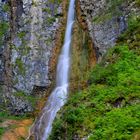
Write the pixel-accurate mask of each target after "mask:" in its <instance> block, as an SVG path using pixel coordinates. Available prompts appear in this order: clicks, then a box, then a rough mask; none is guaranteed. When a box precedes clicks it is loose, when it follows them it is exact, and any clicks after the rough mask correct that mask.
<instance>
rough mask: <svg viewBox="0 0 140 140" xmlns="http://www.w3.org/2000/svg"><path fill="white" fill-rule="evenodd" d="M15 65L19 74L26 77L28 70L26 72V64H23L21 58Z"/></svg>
mask: <svg viewBox="0 0 140 140" xmlns="http://www.w3.org/2000/svg"><path fill="white" fill-rule="evenodd" d="M15 65H16V66H17V67H18V69H19V72H20V73H21V74H22V75H25V72H26V70H25V67H24V63H23V62H22V60H21V59H20V58H17V59H16V62H15Z"/></svg>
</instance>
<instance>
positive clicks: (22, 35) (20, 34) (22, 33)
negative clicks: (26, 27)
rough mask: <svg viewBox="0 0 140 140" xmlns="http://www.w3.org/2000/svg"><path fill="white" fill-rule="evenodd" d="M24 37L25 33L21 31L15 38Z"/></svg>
mask: <svg viewBox="0 0 140 140" xmlns="http://www.w3.org/2000/svg"><path fill="white" fill-rule="evenodd" d="M25 35H26V32H24V31H22V32H20V33H18V35H17V36H18V37H19V38H21V39H22V38H23V37H24V36H25Z"/></svg>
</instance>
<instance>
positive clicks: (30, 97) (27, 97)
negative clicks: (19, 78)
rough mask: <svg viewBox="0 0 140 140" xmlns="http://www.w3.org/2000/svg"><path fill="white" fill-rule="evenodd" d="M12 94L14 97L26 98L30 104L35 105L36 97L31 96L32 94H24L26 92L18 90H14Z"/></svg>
mask: <svg viewBox="0 0 140 140" xmlns="http://www.w3.org/2000/svg"><path fill="white" fill-rule="evenodd" d="M14 95H15V96H16V97H19V98H22V99H24V100H27V101H28V102H29V103H31V105H32V106H35V104H36V102H37V97H35V96H33V95H28V96H27V95H26V93H24V92H23V91H18V92H15V93H14Z"/></svg>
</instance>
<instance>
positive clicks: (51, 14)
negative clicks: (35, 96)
mask: <svg viewBox="0 0 140 140" xmlns="http://www.w3.org/2000/svg"><path fill="white" fill-rule="evenodd" d="M21 4H22V6H18V8H17V10H18V13H20V14H18V18H17V27H18V29H17V34H16V36H15V38H14V39H13V46H12V48H13V49H12V64H13V73H14V87H15V88H16V89H17V90H22V91H24V92H26V93H31V91H32V89H33V87H34V86H38V87H47V86H48V85H50V83H51V81H50V79H49V76H48V74H49V59H50V57H51V51H52V49H53V47H54V41H55V33H56V30H57V28H58V27H59V16H57V15H59V14H61V12H62V11H61V5H60V3H59V2H57V1H56V2H53V1H50V0H23V3H21ZM19 11H20V12H19Z"/></svg>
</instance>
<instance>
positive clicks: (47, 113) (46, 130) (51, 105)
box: [34, 0, 75, 140]
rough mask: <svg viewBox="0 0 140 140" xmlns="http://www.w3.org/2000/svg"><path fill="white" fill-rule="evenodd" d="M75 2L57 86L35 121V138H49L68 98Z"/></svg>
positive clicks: (70, 13) (66, 35) (59, 61)
mask: <svg viewBox="0 0 140 140" xmlns="http://www.w3.org/2000/svg"><path fill="white" fill-rule="evenodd" d="M74 3H75V0H70V4H69V11H68V18H67V27H66V32H65V40H64V45H63V47H62V50H61V54H60V56H59V60H58V65H57V73H56V87H55V89H54V90H53V92H52V93H51V95H50V97H49V99H48V101H47V103H46V105H45V107H44V108H43V110H42V114H41V116H40V118H39V119H38V121H37V122H36V123H35V127H34V136H35V140H46V139H47V138H48V136H49V134H50V132H51V130H52V123H53V121H54V119H55V116H56V113H57V112H58V111H59V110H60V108H61V107H62V106H63V105H64V104H65V102H66V100H67V96H68V85H69V84H68V79H69V67H70V45H71V36H72V27H73V22H74Z"/></svg>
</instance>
